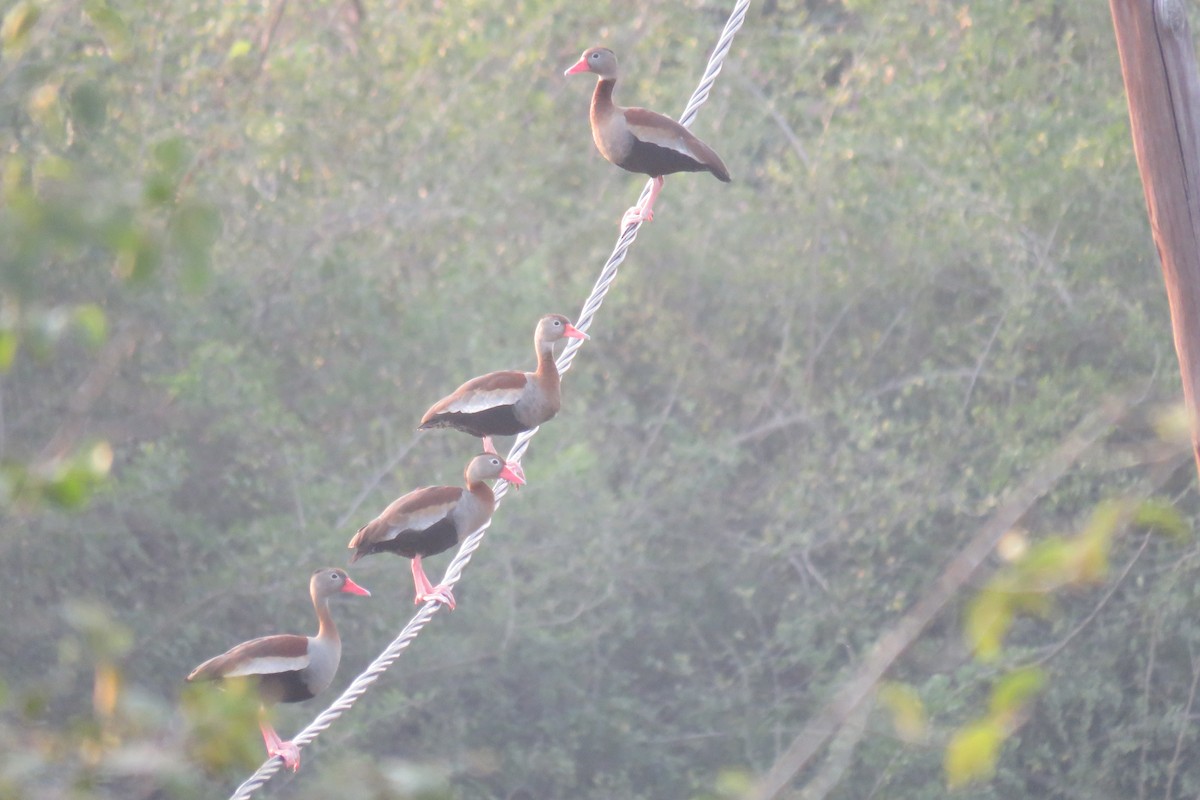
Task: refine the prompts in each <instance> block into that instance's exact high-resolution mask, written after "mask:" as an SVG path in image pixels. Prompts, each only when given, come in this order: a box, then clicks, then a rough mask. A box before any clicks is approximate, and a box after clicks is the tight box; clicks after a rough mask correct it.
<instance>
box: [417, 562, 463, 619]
mask: <svg viewBox="0 0 1200 800" xmlns="http://www.w3.org/2000/svg"><path fill="white" fill-rule="evenodd" d="M412 576H413V585H414V586H416V587H417V593H416V594H415V595H414V596H413V605H418V606H422V605H425V603H427V602H429V601H430V600H437V601H438V602H439V603H442V604H443V605H446V606H449V607H450V610H451V611H453V610H454V594H453V592H451V591H450V589H449V588H447V587H445V586H440V585H439V586H434V585H433V584H431V583H430V582H429V578H428V577H426V575H425V568H424V567H422V566H421V557H420V556H413V559H412Z"/></svg>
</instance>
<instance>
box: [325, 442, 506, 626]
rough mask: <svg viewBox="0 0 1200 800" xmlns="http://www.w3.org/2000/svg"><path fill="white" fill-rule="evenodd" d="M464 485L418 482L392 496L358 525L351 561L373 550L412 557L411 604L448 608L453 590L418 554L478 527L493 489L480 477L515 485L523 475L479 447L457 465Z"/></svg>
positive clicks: (488, 514)
mask: <svg viewBox="0 0 1200 800" xmlns="http://www.w3.org/2000/svg"><path fill="white" fill-rule="evenodd" d="M463 476H464V480H465V481H466V484H467V488H465V489H463V488H461V487H458V486H423V487H421V488H420V489H414V490H412V491H411V492H409V493H408V494H406V495H404V496H403V497H401V498H399V499H397V500H394V501H392V504H391V505H389V506H388V507H387V508H385V509H384V510H383V513H382V514H380V515H379V516H378V517H376V518H375V519H373V520H371V521H370V522H368V523H367V524H366V525H363V526H362V527H361V528H359V529H358V533H356V534H354V538H353V539H351V540H350V544H348V545H347V547H350V548H353V549H354V555H352V556H351V557H350V563H351V564H353V563H354V562H355V561H358V560H359V559H360V558H362V557H363V556H369V555H371V554H373V553H395V554H396V555H401V556H404V557H405V558H411V559H412V576H413V584H414V585H415V586H416V592H417V594H416V598H415V599H414V602H415V603H417V604H420V603H424V602H426V601H428V600H438V601H439V602H442V603H445V604H446V605H448V606H450V608H451V609H453V608H454V594H453V593H452V592H451V591H450V589H449V588H448V587H446V586H443V585H441V584H439V585H437V586H433V585H431V584H430V583H429V578H428V577H426V576H425V569H424V568H423V567H422V566H421V558H422V557H424V556H435V555H437V554H438V553H442V552H445V551H446V550H449V549H450V548H451V547H454V546H455V545H456V544H458V543H459V542H461V541H462V540H463V539H464V538H465V537H467V536H469V535H471V534H472V533H474V532H475V531H477V530H479V529H480V528H481V527H483V525H484V523H486V522H487V521H488V520H489V519H491V518H492V512H493V511H494V510H495V509H496V495H495V494H493V493H492V487H490V486H488V485H487V484H486V483H484V481H488V480H492V479H494V478H504V479H505V480H506V481H508V482H510V483H512V484H515V485H517V486H520V485H521V484H523V483H525V479H524V478H522V477H521V476H520V475H518V474H517V473H516V472H514V471H513V469H512V467H511V466H510V465H509V464H506V463H505V461H504V459H503V458H501V457H500V456H498V455H496V454H495V453H481V454H480V455H477V456H475V458H473V459H471V463H469V464H467V468H466V469H465V470H464V471H463Z"/></svg>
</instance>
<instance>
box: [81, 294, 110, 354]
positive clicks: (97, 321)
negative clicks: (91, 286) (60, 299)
mask: <svg viewBox="0 0 1200 800" xmlns="http://www.w3.org/2000/svg"><path fill="white" fill-rule="evenodd" d="M75 325H76V326H77V327H78V328H79V330H80V331H82V332H83V335H84V339H86V341H87V343H88V344H90V345H92V346H93V347H95V346H98V345H101V344H104V341H105V340H106V339H107V338H108V317H106V316H105V314H104V310H103V309H102V308H100V306H98V305H96V304H94V303H85V304H84V305H81V306H77V307H76V308H75Z"/></svg>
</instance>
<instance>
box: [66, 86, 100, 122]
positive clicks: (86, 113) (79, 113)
mask: <svg viewBox="0 0 1200 800" xmlns="http://www.w3.org/2000/svg"><path fill="white" fill-rule="evenodd" d="M69 102H70V107H71V119H72V120H73V121H74V123H75V128H76V130H79V131H82V132H86V133H95V132H96V131H98V130H100V128H102V127H103V126H104V122H105V120H106V119H107V118H108V100H107V99H106V98H105V97H104V93H103V92H102V91H100V87H99V86H98V85H97V84H96V83H95V82H93V81H88V82H87V83H82V84H80V85H79V86H76V87H75V88H74V89H73V90H72V91H71V96H70V101H69Z"/></svg>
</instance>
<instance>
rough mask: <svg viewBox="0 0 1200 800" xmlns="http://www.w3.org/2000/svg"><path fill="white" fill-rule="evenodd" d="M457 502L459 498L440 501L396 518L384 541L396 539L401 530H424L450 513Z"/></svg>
mask: <svg viewBox="0 0 1200 800" xmlns="http://www.w3.org/2000/svg"><path fill="white" fill-rule="evenodd" d="M457 502H458V500H457V499H456V500H454V501H453V502H450V503H439V504H438V505H436V506H430V507H429V508H423V509H420V510H418V511H413V512H411V513H409V514H405V515H404V516H403V517H401V518H400V519H398V520H396V522H395V524H393V525H391V526H390V527H389V528H388V532H387V536H385V537H384V538H383V541H385V542H390V541H391V540H392V539H395V538H396V536H397V535H398V534H399V533H400V532H401V531H407V530H414V531H423V530H425V529H426V528H428V527H430V526H431V525H436V524H437V523H438V522H441V520H442V519H443V518H444V517H445V516H446V515H447V514H449V513H450V509H452V508H454V505H455V503H457Z"/></svg>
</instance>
